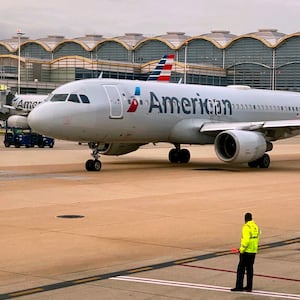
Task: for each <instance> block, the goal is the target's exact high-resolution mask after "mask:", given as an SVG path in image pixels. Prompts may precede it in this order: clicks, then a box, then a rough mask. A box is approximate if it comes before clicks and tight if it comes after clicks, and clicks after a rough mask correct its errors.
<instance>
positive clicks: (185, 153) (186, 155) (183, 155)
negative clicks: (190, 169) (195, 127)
mask: <svg viewBox="0 0 300 300" xmlns="http://www.w3.org/2000/svg"><path fill="white" fill-rule="evenodd" d="M179 156H180V159H179V160H180V162H181V163H182V164H187V163H188V162H189V161H190V158H191V155H190V151H189V150H187V149H181V150H180V152H179Z"/></svg>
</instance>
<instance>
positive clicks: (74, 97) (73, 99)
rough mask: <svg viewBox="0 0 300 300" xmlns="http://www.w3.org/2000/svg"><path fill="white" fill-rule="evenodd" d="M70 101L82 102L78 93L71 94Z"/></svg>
mask: <svg viewBox="0 0 300 300" xmlns="http://www.w3.org/2000/svg"><path fill="white" fill-rule="evenodd" d="M68 101H69V102H74V103H80V100H79V98H78V96H77V95H76V94H71V95H70V97H69V99H68Z"/></svg>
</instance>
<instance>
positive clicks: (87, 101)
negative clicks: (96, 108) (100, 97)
mask: <svg viewBox="0 0 300 300" xmlns="http://www.w3.org/2000/svg"><path fill="white" fill-rule="evenodd" d="M80 98H81V101H82V103H90V100H89V98H88V97H87V96H86V95H80Z"/></svg>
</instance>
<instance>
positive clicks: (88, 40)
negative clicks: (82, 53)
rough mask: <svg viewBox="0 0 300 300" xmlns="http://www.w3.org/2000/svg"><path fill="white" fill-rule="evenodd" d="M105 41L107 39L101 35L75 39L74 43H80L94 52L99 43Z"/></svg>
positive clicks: (87, 35)
mask: <svg viewBox="0 0 300 300" xmlns="http://www.w3.org/2000/svg"><path fill="white" fill-rule="evenodd" d="M104 40H105V38H104V37H103V35H101V34H86V35H85V36H83V37H78V38H75V39H74V41H79V42H80V43H81V44H84V45H85V46H86V48H88V49H89V50H92V49H93V48H94V47H95V46H96V45H97V44H98V43H99V42H102V41H104Z"/></svg>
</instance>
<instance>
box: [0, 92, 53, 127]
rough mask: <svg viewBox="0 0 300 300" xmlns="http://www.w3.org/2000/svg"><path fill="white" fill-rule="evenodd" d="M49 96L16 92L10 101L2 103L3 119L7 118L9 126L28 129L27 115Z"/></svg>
mask: <svg viewBox="0 0 300 300" xmlns="http://www.w3.org/2000/svg"><path fill="white" fill-rule="evenodd" d="M47 97H48V95H37V94H32V95H31V94H19V95H17V94H16V95H14V96H13V97H12V99H11V100H10V101H9V103H6V104H2V105H1V109H0V114H1V120H7V125H8V126H9V127H18V128H23V129H27V128H28V127H29V125H28V122H27V115H28V114H29V112H30V111H31V110H32V109H33V108H34V107H35V106H36V105H39V104H40V103H42V102H44V101H46V100H47Z"/></svg>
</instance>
